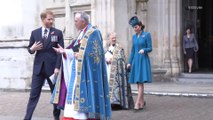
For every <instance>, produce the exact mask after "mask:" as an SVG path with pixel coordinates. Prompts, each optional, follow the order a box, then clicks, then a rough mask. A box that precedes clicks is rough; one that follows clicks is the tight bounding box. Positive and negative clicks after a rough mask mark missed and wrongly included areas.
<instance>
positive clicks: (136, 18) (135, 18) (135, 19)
mask: <svg viewBox="0 0 213 120" xmlns="http://www.w3.org/2000/svg"><path fill="white" fill-rule="evenodd" d="M139 23H140V21H139V19H138V17H137V16H133V17H132V18H131V19H130V20H129V24H130V25H132V27H134V26H135V25H138V24H139Z"/></svg>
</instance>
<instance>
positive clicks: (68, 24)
mask: <svg viewBox="0 0 213 120" xmlns="http://www.w3.org/2000/svg"><path fill="white" fill-rule="evenodd" d="M71 14H72V13H71V8H70V0H65V37H66V38H70V37H71V33H72V31H71V24H72V20H71Z"/></svg>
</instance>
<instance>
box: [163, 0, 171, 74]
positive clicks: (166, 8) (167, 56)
mask: <svg viewBox="0 0 213 120" xmlns="http://www.w3.org/2000/svg"><path fill="white" fill-rule="evenodd" d="M162 2H163V4H162V8H163V10H162V12H163V16H162V17H163V21H162V22H163V25H162V28H163V29H162V30H163V34H164V35H163V41H164V45H165V46H164V50H163V52H164V67H165V69H167V72H166V75H167V76H170V75H171V73H172V70H171V48H170V47H171V46H170V42H171V41H170V39H171V38H170V34H171V33H170V28H171V27H170V4H169V0H163V1H162Z"/></svg>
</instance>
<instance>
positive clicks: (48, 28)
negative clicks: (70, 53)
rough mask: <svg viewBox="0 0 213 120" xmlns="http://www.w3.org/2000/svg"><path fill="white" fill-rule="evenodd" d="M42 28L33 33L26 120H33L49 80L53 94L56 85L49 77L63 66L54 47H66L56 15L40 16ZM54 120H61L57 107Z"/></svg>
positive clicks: (30, 47)
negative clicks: (55, 19)
mask: <svg viewBox="0 0 213 120" xmlns="http://www.w3.org/2000/svg"><path fill="white" fill-rule="evenodd" d="M40 17H41V21H42V27H40V28H38V29H36V30H33V31H32V33H31V37H30V41H29V46H28V51H29V53H30V54H34V53H35V58H34V66H33V75H32V84H31V91H30V98H29V101H28V104H27V111H26V115H25V117H24V120H31V118H32V115H33V112H34V110H35V108H36V105H37V103H38V101H39V97H40V94H41V88H42V86H43V84H44V82H45V79H47V82H48V83H49V86H50V89H51V92H52V91H53V88H54V83H52V82H51V80H50V79H49V77H50V76H51V75H52V74H54V75H55V76H57V75H58V73H59V68H60V65H61V55H58V54H57V53H55V51H54V50H53V49H52V47H57V45H58V44H60V46H62V47H63V46H64V39H63V34H62V31H61V30H58V29H56V28H54V27H52V26H53V22H54V15H53V13H52V12H51V11H48V10H45V11H43V12H42V13H41V15H40ZM53 115H54V120H59V116H60V110H59V109H57V107H56V105H54V108H53Z"/></svg>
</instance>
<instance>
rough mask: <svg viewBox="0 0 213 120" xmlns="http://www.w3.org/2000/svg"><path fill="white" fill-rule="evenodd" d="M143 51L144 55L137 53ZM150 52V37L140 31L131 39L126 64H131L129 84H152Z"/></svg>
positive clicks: (148, 34)
mask: <svg viewBox="0 0 213 120" xmlns="http://www.w3.org/2000/svg"><path fill="white" fill-rule="evenodd" d="M141 49H143V50H144V54H140V53H139V51H140V50H141ZM151 51H152V40H151V35H150V33H148V32H144V31H142V32H141V34H140V36H139V37H138V35H137V34H135V35H133V37H132V50H131V53H130V57H129V61H128V63H129V64H131V72H130V77H129V83H150V82H152V72H151V64H150V60H149V56H148V53H149V52H151Z"/></svg>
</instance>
